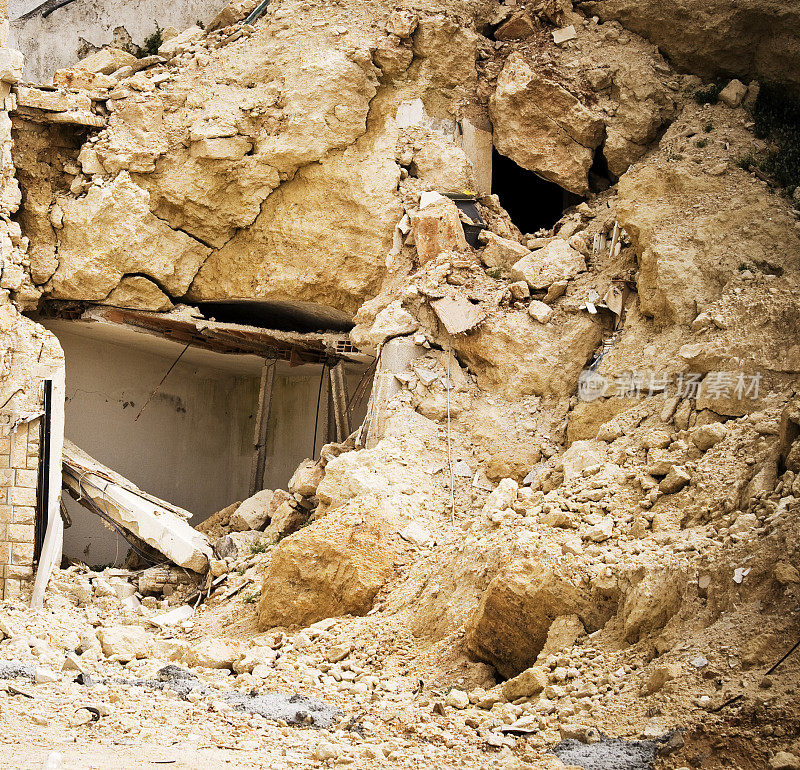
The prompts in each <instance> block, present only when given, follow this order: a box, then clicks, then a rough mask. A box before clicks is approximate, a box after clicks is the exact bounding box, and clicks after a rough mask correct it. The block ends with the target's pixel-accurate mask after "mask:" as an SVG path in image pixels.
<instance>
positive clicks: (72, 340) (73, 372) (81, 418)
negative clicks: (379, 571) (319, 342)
mask: <svg viewBox="0 0 800 770" xmlns="http://www.w3.org/2000/svg"><path fill="white" fill-rule="evenodd" d="M45 323H46V325H47V326H48V328H50V329H51V330H52V331H53V332H54V333H55V334H56V335H57V337H58V339H59V341H60V342H61V345H62V348H63V350H64V356H65V360H66V371H67V377H66V408H65V413H66V427H65V434H66V437H67V438H68V439H69V440H70V441H73V442H74V443H75V444H77V445H78V446H79V447H80V448H81V449H83V450H84V451H86V452H88V453H89V454H90V455H92V456H93V457H95V458H96V459H97V460H99V461H100V462H102V463H104V464H105V465H108V466H109V467H110V468H112V469H113V470H115V471H117V472H118V473H121V474H122V475H123V476H125V477H127V478H129V479H130V480H131V481H133V482H134V483H135V484H137V485H138V486H139V487H140V488H141V489H143V490H145V491H146V492H149V493H151V494H154V495H156V496H158V497H161V498H162V499H164V500H167V501H169V502H171V503H174V504H175V505H178V506H180V507H182V508H185V509H186V510H188V511H190V512H192V513H193V514H194V517H193V518H192V519H191V522H190V523H192V524H198V523H199V522H200V521H202V520H203V519H205V518H206V517H207V516H209V515H211V514H212V513H215V512H216V511H218V510H221V509H222V508H224V507H226V506H228V505H230V504H231V503H232V502H235V501H237V500H244V499H245V498H246V497H247V495H248V491H249V483H250V471H251V465H252V459H253V453H254V449H253V429H254V416H255V412H256V409H257V405H258V390H259V383H260V375H261V367H262V365H263V361H262V360H261V359H259V358H256V357H255V356H234V355H221V354H215V353H210V352H208V351H201V350H198V349H196V348H189V349H188V350H187V352H186V353H185V355H184V356H183V357H182V358H181V361H180V362H179V363H178V364H177V366H175V368H174V369H173V370H172V372H171V373H170V374H169V376H168V377H167V379H166V380H165V382H164V383H163V385H161V387H160V388H159V391H158V393H157V394H156V396H155V397H154V398H153V399H152V400H151V401H150V403H149V404H148V406H147V407H146V409H145V410H144V412H143V413H142V416H141V417H140V418H139V420H138V421H137V420H135V417H136V415H137V414H138V412H139V410H140V409H141V407H142V405H143V404H144V403H145V401H146V400H147V398H148V397H149V396H150V394H151V393H152V391H153V389H154V388H155V387H156V385H157V384H158V383H159V381H160V380H161V378H162V377H163V376H164V373H165V372H166V371H167V369H169V367H170V366H171V365H172V363H173V362H174V361H175V358H176V357H177V355H178V354H179V353H180V352H181V350H182V346H180V345H177V344H174V343H170V342H166V341H164V340H162V339H158V338H155V337H152V336H150V335H143V334H139V333H132V332H131V333H127V334H126V333H124V332H120V331H119V330H111V331H109V330H108V329H103V328H98V327H99V325H91V324H89V325H86V324H81V323H80V322H77V323H71V322H65V321H47V322H45ZM73 330H74V331H73ZM320 374H321V369H320V367H319V366H310V365H306V366H301V367H297V368H294V369H291V368H289V367H288V365H286V364H285V363H281V364H279V365H278V369H277V370H276V373H275V380H274V385H273V394H272V407H271V411H270V418H269V423H268V434H267V464H266V470H265V476H264V486H265V487H266V488H269V489H276V488H279V487H280V488H284V489H285V488H286V484H287V482H288V481H289V478H290V477H291V475H292V474H293V473H294V471H295V469H296V468H297V466H298V465H299V464H300V462H301V461H302V460H304V459H305V458H307V457H311V456H312V451H313V445H314V424H315V421H316V419H317V410H316V405H317V394H318V393H319V382H320ZM360 377H361V375H360V373H359V372H356V371H352V372H350V373H349V374H348V375H347V384H348V390H349V392H351V393H352V392H353V391H354V390H355V388H356V385H357V384H358V382H359V380H360ZM326 388H327V382H326V383H325V385H324V387H323V398H322V399H321V407H320V412H319V428H318V431H317V440H316V454H317V455H318V454H319V450H320V448H321V447H322V445H323V444H324V443H325V442H326V441H328V435H327V425H328V413H327V399H326V397H325V396H326ZM364 411H365V406H364V407H362V408H361V409H360V410H359V409H357V410H356V412H355V414H353V416H352V421H353V426H354V427H355V426H357V425H358V424H359V422H360V421H361V420H362V419H363V414H364ZM62 499H63V500H64V502H65V504H66V505H67V509H68V511H69V514H70V517H71V518H72V522H73V523H72V526H71V527H69V528H67V529H66V530H65V533H64V553H65V554H66V555H67V556H69V557H72V558H77V559H81V560H82V561H85V562H86V563H88V564H90V565H100V564H111V563H116V564H118V565H119V564H121V562H122V561H123V559H124V558H125V555H126V553H127V550H128V546H127V544H126V543H125V542H124V541H123V540H122V539H121V538H120V537H119V536H118V535H117V534H115V533H114V532H112V531H110V530H109V529H108V528H106V527H104V526H103V523H102V520H101V519H100V518H99V517H98V516H96V515H95V514H93V513H90V512H89V511H87V510H86V509H85V508H83V507H82V506H80V505H79V504H78V503H77V502H75V501H74V500H73V499H72V498H71V497H69V496H68V495H67V494H63V495H62Z"/></svg>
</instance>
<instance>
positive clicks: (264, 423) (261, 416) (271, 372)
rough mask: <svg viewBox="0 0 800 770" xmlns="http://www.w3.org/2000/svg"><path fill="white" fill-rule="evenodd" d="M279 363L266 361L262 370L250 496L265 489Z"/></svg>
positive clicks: (254, 434) (254, 431)
mask: <svg viewBox="0 0 800 770" xmlns="http://www.w3.org/2000/svg"><path fill="white" fill-rule="evenodd" d="M276 364H277V361H275V360H273V361H264V366H263V367H262V369H261V386H260V388H259V390H258V411H257V412H256V421H255V426H254V429H253V447H254V450H255V453H254V455H253V465H252V468H251V471H250V496H251V497H252V496H253V495H254V494H255V493H256V492H260V491H261V490H262V489H263V488H264V473H265V471H266V469H267V428H268V426H269V415H270V411H271V409H272V386H273V384H274V382H275V366H276Z"/></svg>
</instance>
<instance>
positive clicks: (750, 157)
mask: <svg viewBox="0 0 800 770" xmlns="http://www.w3.org/2000/svg"><path fill="white" fill-rule="evenodd" d="M736 165H737V166H738V167H739V168H743V169H744V170H745V171H750V170H751V169H753V168H755V167H756V166H757V165H758V161H757V159H756V156H755V155H754V154H753V153H752V152H748V153H746V154H744V155H740V156H739V157H738V158H736Z"/></svg>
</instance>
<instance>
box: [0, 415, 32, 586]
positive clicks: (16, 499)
mask: <svg viewBox="0 0 800 770" xmlns="http://www.w3.org/2000/svg"><path fill="white" fill-rule="evenodd" d="M39 424H40V420H39V418H36V419H34V420H32V421H30V422H24V423H22V424H20V425H17V426H16V428H13V427H12V415H10V414H7V413H6V414H0V570H2V598H3V599H4V600H11V601H13V600H16V599H21V598H23V593H24V587H25V581H28V580H30V579H31V578H32V577H33V548H34V521H35V517H36V486H37V480H38V474H39V438H40V425H39Z"/></svg>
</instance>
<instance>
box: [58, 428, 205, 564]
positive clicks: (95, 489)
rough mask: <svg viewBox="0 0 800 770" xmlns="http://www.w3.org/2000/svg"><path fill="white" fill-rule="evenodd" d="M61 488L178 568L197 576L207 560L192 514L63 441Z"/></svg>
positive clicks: (201, 537)
mask: <svg viewBox="0 0 800 770" xmlns="http://www.w3.org/2000/svg"><path fill="white" fill-rule="evenodd" d="M64 486H65V488H66V489H67V490H68V491H69V492H70V494H71V495H72V496H73V497H74V498H75V499H76V500H77V501H78V502H79V503H81V504H83V505H85V506H86V507H87V508H89V510H91V511H92V512H93V513H97V514H98V515H99V516H101V517H102V518H104V519H105V520H106V521H108V522H110V523H111V524H112V525H116V526H119V527H122V528H123V529H124V530H125V531H127V532H129V533H130V534H132V535H134V536H135V537H136V538H138V539H139V540H141V541H143V542H145V543H147V544H148V545H149V546H151V547H152V548H155V549H156V550H157V551H159V552H160V553H162V554H164V556H165V557H166V558H167V559H169V560H170V561H171V562H173V564H177V565H178V566H179V567H184V568H185V569H188V570H192V571H193V572H203V571H205V570H206V569H207V568H208V560H209V559H210V558H211V556H212V551H211V547H210V545H209V544H208V541H207V540H206V538H205V536H204V535H202V534H201V533H199V532H197V531H196V530H195V529H193V528H192V527H191V526H190V525H189V524H188V523H187V520H188V519H189V518H191V516H192V514H191V513H189V512H188V511H184V510H182V509H181V508H176V507H175V506H173V505H171V504H170V503H167V502H165V501H164V500H159V499H158V498H156V497H153V496H151V495H148V494H146V493H145V492H142V491H141V490H140V489H139V488H138V487H137V486H136V485H135V484H133V483H131V482H130V481H128V480H127V479H126V478H124V477H123V476H120V475H119V474H118V473H115V472H114V471H112V470H111V469H110V468H107V467H106V466H105V465H102V464H101V463H99V462H97V460H95V459H94V458H93V457H90V456H89V455H87V454H86V453H85V452H83V451H82V450H81V449H79V448H78V447H76V446H75V445H74V444H72V443H71V442H69V441H65V442H64Z"/></svg>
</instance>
